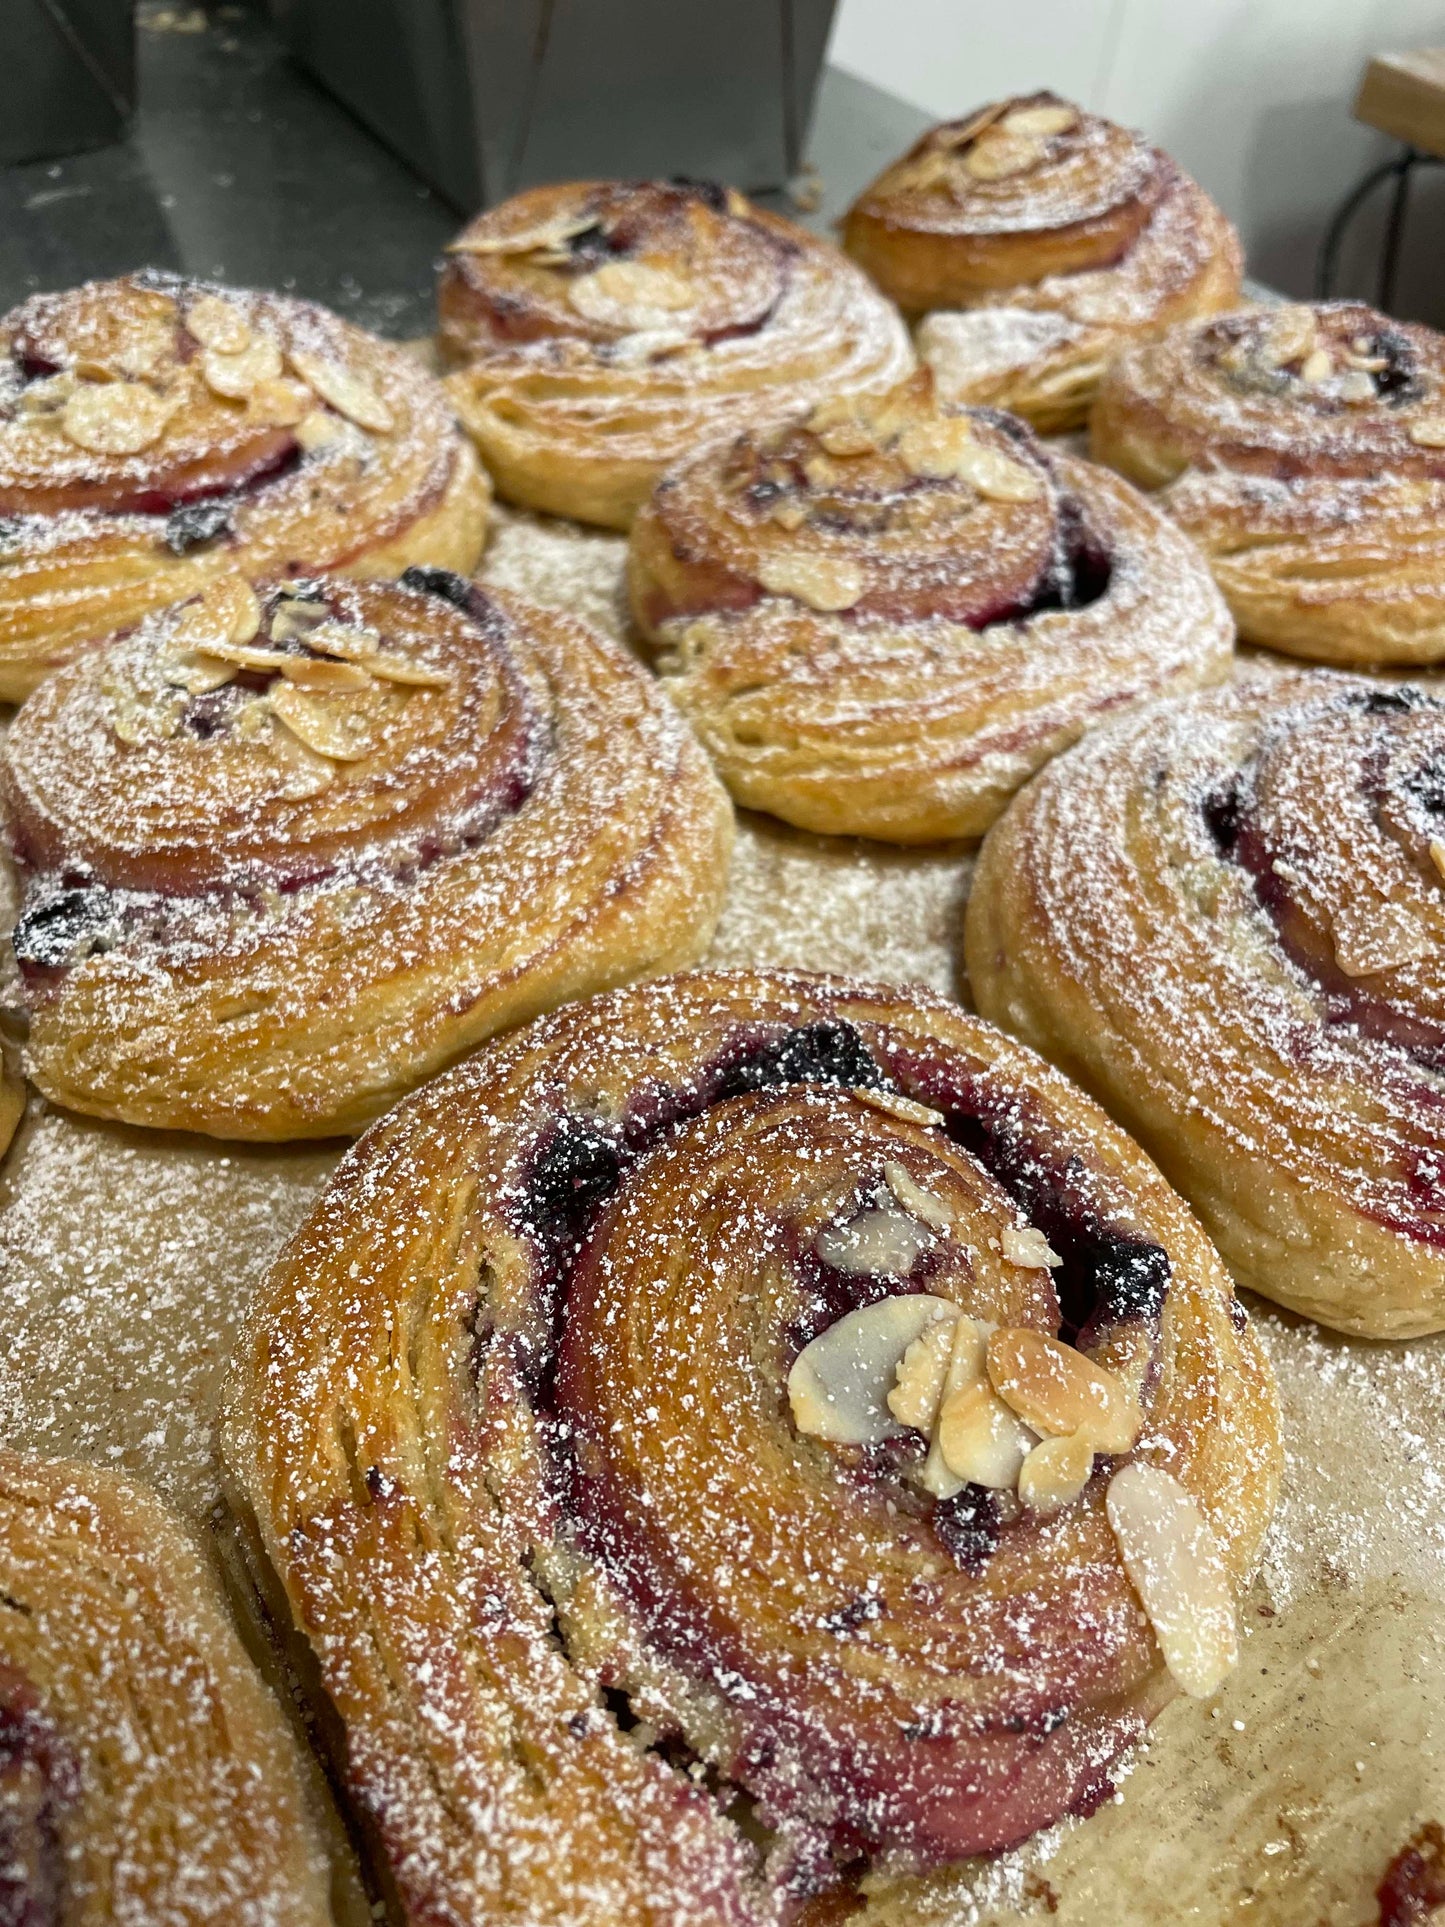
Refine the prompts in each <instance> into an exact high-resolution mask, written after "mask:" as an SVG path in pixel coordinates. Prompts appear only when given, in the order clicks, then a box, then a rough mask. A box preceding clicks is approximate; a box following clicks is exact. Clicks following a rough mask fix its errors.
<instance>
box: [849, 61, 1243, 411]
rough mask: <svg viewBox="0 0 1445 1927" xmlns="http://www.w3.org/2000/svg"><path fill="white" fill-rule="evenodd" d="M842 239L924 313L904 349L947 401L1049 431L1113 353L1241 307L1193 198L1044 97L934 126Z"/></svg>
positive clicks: (1128, 145)
mask: <svg viewBox="0 0 1445 1927" xmlns="http://www.w3.org/2000/svg"><path fill="white" fill-rule="evenodd" d="M843 236H844V245H845V247H846V248H847V250H848V252H849V253H850V254H851V255H852V256H853V257H854V259H855V260H857V261H859V262H861V264H862V265H863V267H865V268H866V269H867V271H868V273H869V274H870V275H872V277H873V279H874V280H875V281H876V282H877V283H878V285H879V286H880V287H881V288H882V289H883V290H884V292H885V293H886V294H889V295H891V296H892V297H893V299H894V300H895V301H897V302H898V304H899V306H900V307H902V308H904V309H906V310H909V311H910V312H912V313H914V314H921V315H924V316H926V317H928V318H927V319H925V321H924V322H923V325H922V327H921V329H920V333H919V347H920V350H921V352H922V354H923V356H924V359H925V360H926V361H928V362H930V363H931V364H932V365H933V367H934V368H935V370H936V371H937V373H938V375H939V378H940V380H941V381H942V382H944V383H945V385H946V388H947V391H948V392H949V393H950V394H951V395H952V396H954V397H955V398H956V399H958V400H961V401H969V402H976V403H985V404H989V405H992V406H996V407H1004V408H1011V409H1014V410H1016V411H1017V412H1018V413H1019V414H1021V415H1024V416H1026V417H1027V418H1028V419H1029V420H1030V421H1032V422H1033V423H1034V424H1035V425H1036V426H1037V427H1040V428H1044V429H1048V430H1050V431H1053V430H1059V429H1065V428H1073V427H1076V426H1078V425H1079V423H1081V422H1082V421H1083V420H1084V419H1085V417H1086V415H1087V413H1088V409H1089V404H1090V402H1091V401H1092V400H1093V397H1094V393H1095V390H1096V388H1097V386H1098V382H1099V378H1100V376H1101V375H1102V373H1103V371H1104V368H1105V367H1106V366H1107V364H1108V362H1109V360H1110V358H1111V357H1112V356H1113V354H1115V353H1116V352H1117V351H1118V349H1119V348H1120V347H1121V346H1123V345H1124V344H1125V343H1127V342H1129V341H1133V340H1138V339H1140V338H1149V337H1152V336H1154V335H1157V334H1160V333H1162V332H1163V330H1164V329H1165V328H1166V327H1168V326H1169V325H1170V324H1171V323H1173V322H1176V321H1180V320H1183V319H1185V318H1187V317H1188V316H1191V315H1196V314H1209V313H1212V312H1214V311H1215V310H1217V309H1220V308H1227V307H1230V306H1232V305H1233V304H1234V303H1235V302H1236V301H1237V300H1238V299H1239V288H1240V273H1241V265H1242V257H1241V253H1240V247H1239V240H1238V237H1237V236H1236V234H1235V232H1234V230H1233V228H1232V227H1231V226H1230V224H1229V222H1228V221H1226V220H1225V218H1224V216H1223V215H1222V214H1221V213H1220V211H1219V209H1218V208H1217V207H1216V206H1215V205H1214V203H1213V202H1212V201H1211V200H1210V199H1209V197H1208V195H1206V194H1205V193H1204V192H1203V190H1202V189H1201V188H1199V187H1198V186H1196V185H1195V183H1194V182H1193V181H1191V180H1190V179H1189V178H1188V177H1187V176H1186V175H1184V174H1182V173H1181V172H1180V170H1179V169H1178V168H1177V167H1176V166H1175V164H1174V162H1173V161H1171V160H1170V159H1169V158H1168V156H1167V155H1165V154H1162V153H1160V152H1159V150H1158V149H1157V148H1153V147H1150V146H1148V145H1147V144H1146V143H1145V142H1144V141H1142V140H1140V139H1139V137H1138V136H1137V135H1135V134H1132V133H1130V132H1129V131H1128V130H1127V129H1125V128H1122V127H1117V126H1115V125H1114V123H1113V122H1112V121H1107V120H1103V119H1101V118H1100V117H1099V116H1098V115H1096V114H1087V113H1085V112H1084V111H1083V110H1082V109H1081V108H1078V107H1074V106H1073V105H1071V104H1070V103H1069V102H1067V101H1063V100H1060V99H1059V98H1058V96H1057V95H1055V94H1050V93H1039V94H1030V95H1027V96H1025V95H1019V96H1016V97H1014V98H1012V99H1009V100H1003V101H996V102H995V103H994V104H993V105H992V106H989V107H985V108H982V109H980V110H979V111H978V112H976V113H973V114H969V115H966V116H964V117H963V118H962V119H961V120H956V121H946V122H944V123H943V124H942V125H941V126H938V127H935V128H933V129H932V130H931V131H930V132H929V133H927V134H925V135H924V136H923V137H922V138H921V139H920V140H919V141H918V142H917V144H916V145H915V146H914V147H913V148H912V149H911V150H910V151H909V152H908V153H907V154H906V155H905V156H904V157H903V159H902V160H900V161H897V162H895V163H894V165H893V166H892V167H890V168H888V169H886V170H885V172H884V173H883V174H881V175H880V176H879V178H878V179H877V180H876V181H875V182H874V183H873V185H872V186H871V187H869V188H867V189H866V190H865V191H864V193H863V194H862V195H861V196H860V197H859V198H858V200H857V201H856V202H855V203H854V204H853V206H852V208H851V209H850V210H849V212H848V215H847V218H846V221H845V223H844V230H843ZM955 310H966V311H976V312H963V313H958V312H952V311H955ZM935 311H943V312H935Z"/></svg>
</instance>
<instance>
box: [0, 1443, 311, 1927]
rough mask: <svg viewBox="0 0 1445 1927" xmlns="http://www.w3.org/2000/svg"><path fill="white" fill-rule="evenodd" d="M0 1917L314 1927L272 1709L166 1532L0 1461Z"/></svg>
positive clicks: (117, 1483)
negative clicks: (0, 1857)
mask: <svg viewBox="0 0 1445 1927" xmlns="http://www.w3.org/2000/svg"><path fill="white" fill-rule="evenodd" d="M0 1839H3V1842H4V1847H5V1855H4V1864H3V1866H0V1902H3V1903H4V1906H5V1918H6V1919H7V1920H9V1921H15V1922H19V1923H23V1924H24V1927H51V1924H52V1923H54V1924H55V1927H58V1924H59V1923H61V1922H64V1923H65V1927H114V1924H115V1923H122V1922H133V1923H136V1927H141V1923H145V1927H207V1924H208V1923H215V1922H217V1921H227V1922H235V1923H238V1924H239V1923H242V1922H246V1923H257V1927H259V1923H262V1922H265V1923H267V1924H268V1927H329V1923H330V1921H331V1910H330V1907H329V1905H328V1902H327V1875H326V1864H325V1859H324V1856H323V1853H322V1851H321V1847H320V1843H319V1840H318V1837H317V1835H316V1834H315V1832H314V1830H313V1827H312V1824H311V1821H310V1819H309V1817H308V1814H307V1811H306V1806H305V1797H304V1794H303V1782H302V1774H301V1763H300V1760H299V1758H298V1756H297V1752H296V1744H295V1741H294V1739H293V1737H292V1735H291V1733H290V1731H289V1729H288V1727H287V1725H286V1722H285V1720H284V1719H283V1717H282V1714H281V1711H280V1708H279V1707H278V1706H277V1705H276V1703H275V1701H274V1700H273V1699H272V1698H271V1696H270V1694H269V1693H268V1692H267V1691H266V1689H265V1688H264V1687H263V1686H262V1684H261V1681H260V1680H259V1678H258V1677H257V1676H256V1674H255V1672H254V1671H253V1669H252V1667H251V1663H250V1661H249V1660H248V1659H247V1657H246V1654H245V1651H244V1650H243V1648H242V1646H241V1642H240V1640H239V1639H238V1638H237V1635H236V1632H235V1629H234V1628H233V1626H232V1625H231V1622H230V1620H229V1619H228V1617H227V1615H226V1608H225V1605H224V1603H223V1601H222V1598H221V1594H220V1589H219V1588H218V1586H217V1584H216V1581H215V1579H214V1577H213V1576H212V1574H211V1572H210V1571H209V1569H208V1568H207V1567H206V1565H205V1564H204V1562H203V1561H202V1559H201V1557H200V1555H199V1553H198V1552H197V1550H196V1548H195V1546H194V1545H193V1544H192V1543H191V1540H190V1539H189V1537H188V1536H187V1534H186V1533H185V1531H184V1530H183V1529H182V1527H181V1525H180V1524H179V1522H178V1521H177V1520H176V1519H175V1518H174V1517H173V1516H172V1515H171V1514H170V1513H169V1512H168V1511H167V1510H166V1509H165V1507H164V1506H162V1505H161V1504H160V1502H159V1501H158V1500H157V1499H155V1498H153V1497H152V1496H151V1495H150V1494H149V1493H148V1492H145V1491H144V1490H142V1489H141V1488H140V1487H137V1486H134V1485H131V1484H129V1483H128V1482H127V1481H125V1480H123V1479H119V1478H116V1477H115V1476H113V1475H112V1474H110V1473H107V1472H103V1471H100V1470H98V1469H96V1468H95V1467H93V1466H83V1465H68V1464H64V1463H46V1462H43V1461H40V1460H29V1459H23V1458H21V1457H20V1456H19V1455H18V1454H16V1453H13V1452H10V1451H5V1450H0Z"/></svg>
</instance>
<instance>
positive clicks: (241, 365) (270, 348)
mask: <svg viewBox="0 0 1445 1927" xmlns="http://www.w3.org/2000/svg"><path fill="white" fill-rule="evenodd" d="M280 374H281V350H280V349H279V348H278V347H277V346H276V343H275V342H274V341H273V340H272V339H271V337H270V336H269V335H257V336H256V337H255V338H254V339H253V340H252V342H251V344H250V346H249V347H246V348H243V349H241V351H240V353H239V354H234V355H223V354H222V353H221V352H220V350H219V349H218V348H207V349H206V351H205V352H204V354H203V355H202V356H201V378H202V380H203V381H204V382H205V384H206V386H207V388H209V389H210V391H211V393H212V394H213V395H220V396H222V397H223V398H224V399H225V400H227V401H246V400H248V399H249V397H250V395H251V393H252V391H253V390H254V389H256V388H259V387H260V385H261V383H262V382H263V381H264V382H273V381H276V380H278V379H279V377H280Z"/></svg>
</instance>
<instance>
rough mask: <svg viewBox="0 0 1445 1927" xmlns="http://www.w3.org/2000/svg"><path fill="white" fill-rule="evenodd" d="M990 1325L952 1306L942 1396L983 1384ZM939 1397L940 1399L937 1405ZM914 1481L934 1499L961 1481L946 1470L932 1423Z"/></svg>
mask: <svg viewBox="0 0 1445 1927" xmlns="http://www.w3.org/2000/svg"><path fill="white" fill-rule="evenodd" d="M992 1330H993V1326H992V1325H990V1324H989V1323H987V1321H986V1320H984V1319H982V1318H973V1317H970V1315H969V1314H968V1313H967V1312H959V1311H957V1308H956V1307H955V1317H954V1321H953V1347H952V1350H951V1351H950V1353H949V1357H948V1374H947V1376H946V1377H945V1379H944V1381H943V1395H942V1396H943V1399H945V1400H946V1399H948V1398H949V1397H951V1396H952V1395H953V1393H955V1392H961V1391H962V1390H963V1389H964V1388H965V1387H966V1386H969V1385H979V1384H983V1383H984V1382H985V1380H986V1377H987V1356H988V1340H989V1334H990V1333H991V1332H992ZM941 1405H942V1400H941V1401H940V1409H941ZM913 1477H914V1479H915V1480H916V1482H917V1483H918V1484H919V1485H921V1486H922V1487H923V1489H924V1491H925V1492H931V1493H932V1494H933V1496H934V1498H935V1499H951V1498H952V1497H953V1495H954V1493H955V1492H959V1491H961V1490H962V1488H963V1485H964V1481H963V1480H962V1479H960V1478H958V1477H957V1476H956V1475H955V1474H954V1473H952V1472H950V1471H949V1469H948V1467H947V1465H946V1464H945V1463H944V1459H943V1448H942V1446H941V1445H940V1444H939V1440H938V1428H937V1425H936V1424H935V1426H934V1431H933V1437H932V1439H931V1440H930V1441H929V1445H928V1456H927V1458H925V1460H924V1461H923V1464H922V1465H921V1466H920V1467H919V1468H918V1470H917V1471H916V1472H915V1473H914V1474H913Z"/></svg>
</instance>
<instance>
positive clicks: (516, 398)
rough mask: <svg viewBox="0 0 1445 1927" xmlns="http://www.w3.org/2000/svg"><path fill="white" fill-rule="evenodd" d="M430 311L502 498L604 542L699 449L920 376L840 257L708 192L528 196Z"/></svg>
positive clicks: (454, 253)
mask: <svg viewBox="0 0 1445 1927" xmlns="http://www.w3.org/2000/svg"><path fill="white" fill-rule="evenodd" d="M438 303H439V309H440V316H441V339H442V345H443V348H444V350H445V351H446V352H447V353H448V354H449V355H450V356H451V357H452V358H453V359H454V360H456V361H458V362H459V363H460V364H461V365H460V367H459V368H458V371H457V373H455V374H454V375H452V376H451V377H450V379H449V382H448V386H449V389H450V391H451V395H452V399H453V401H454V403H455V405H456V409H457V413H458V415H460V417H461V419H462V421H463V423H464V424H465V425H466V427H467V428H468V429H469V430H470V431H471V433H472V435H473V436H474V437H475V439H476V443H477V446H478V447H479V448H480V450H481V452H482V456H483V459H484V460H485V462H486V464H487V466H488V468H489V469H490V470H491V472H492V474H493V476H494V477H495V479H496V482H497V486H498V488H499V490H500V491H501V493H502V494H503V495H504V496H506V497H507V499H508V500H509V501H513V502H520V503H521V504H523V505H524V506H525V507H528V508H536V509H545V510H547V511H548V512H549V513H551V514H555V515H571V516H575V517H576V518H578V519H579V520H580V521H583V522H597V523H601V524H603V525H604V526H606V527H608V528H621V529H625V528H626V527H627V526H628V524H629V523H630V522H631V520H632V517H633V515H634V514H635V513H636V511H637V509H638V508H639V507H640V505H641V504H642V503H643V502H644V501H645V500H646V498H647V496H648V495H649V493H650V492H651V490H652V487H653V485H654V483H655V482H656V481H657V480H658V478H659V476H660V475H662V474H663V473H664V472H665V471H666V470H667V469H669V468H672V467H673V466H675V464H676V463H678V462H679V461H682V460H684V459H686V458H687V457H689V456H691V455H693V454H694V453H695V452H696V451H697V449H698V448H699V447H700V446H701V445H702V444H703V443H705V442H707V441H712V440H716V439H717V438H718V437H719V436H720V435H726V434H729V433H734V432H736V431H737V430H738V429H739V428H742V427H744V426H746V425H748V424H749V423H757V422H764V421H773V420H776V419H778V418H779V417H780V416H782V415H786V414H788V413H789V412H792V411H796V410H797V409H799V408H803V407H807V406H808V405H809V404H810V403H812V402H814V401H819V400H823V399H825V398H827V397H834V396H848V395H855V394H859V393H861V392H864V391H866V390H870V389H877V388H885V387H888V386H889V385H890V384H892V383H893V382H896V381H897V380H899V379H900V378H901V377H902V376H903V375H905V374H907V373H908V371H909V369H910V368H911V367H912V366H913V354H912V350H911V348H910V347H909V343H908V335H907V330H906V329H905V328H904V326H903V323H902V321H901V320H900V319H899V317H898V315H897V314H896V312H895V311H894V309H893V308H892V306H891V305H890V304H889V303H888V302H887V301H885V300H884V299H883V297H882V296H881V295H880V294H879V293H878V292H877V291H876V289H874V288H873V287H871V286H870V284H869V283H868V281H867V279H866V277H865V276H864V275H862V274H861V273H860V272H859V271H858V269H857V268H856V267H855V266H854V265H853V263H852V262H851V261H848V260H847V259H846V258H845V257H844V256H843V255H842V254H840V253H839V251H838V250H837V248H835V247H832V246H830V245H829V244H828V243H827V242H826V241H820V240H819V239H818V238H817V237H816V236H815V235H812V234H809V233H808V232H807V230H806V229H804V228H800V227H796V226H795V225H794V224H793V223H792V222H791V221H785V220H782V219H780V218H779V217H778V216H777V215H775V214H769V213H766V212H765V211H764V210H763V209H762V208H758V207H754V206H753V205H752V203H751V202H750V201H748V200H746V199H744V197H743V196H742V195H740V194H738V193H737V192H736V191H735V190H734V189H731V188H726V189H725V188H721V187H716V186H713V185H712V184H710V183H707V182H669V181H643V182H621V181H581V182H574V183H569V184H564V185H561V186H556V187H541V188H534V189H532V190H531V191H530V192H528V193H526V194H519V195H517V196H516V197H515V198H514V199H512V200H510V201H506V202H504V203H503V204H502V205H501V206H500V207H497V208H492V209H491V210H490V211H489V212H488V213H486V214H482V215H479V216H478V218H477V219H476V220H475V221H473V222H472V224H471V225H470V227H468V228H466V229H465V230H464V232H463V233H462V234H461V235H460V236H459V237H458V239H457V240H456V241H455V242H453V244H452V246H451V248H450V250H449V251H448V258H447V264H446V267H445V269H444V270H443V273H442V277H441V285H440V291H439V296H438Z"/></svg>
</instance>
